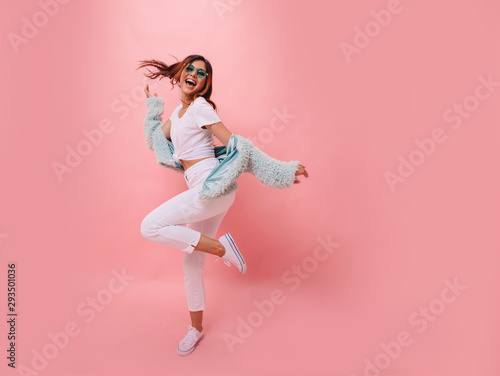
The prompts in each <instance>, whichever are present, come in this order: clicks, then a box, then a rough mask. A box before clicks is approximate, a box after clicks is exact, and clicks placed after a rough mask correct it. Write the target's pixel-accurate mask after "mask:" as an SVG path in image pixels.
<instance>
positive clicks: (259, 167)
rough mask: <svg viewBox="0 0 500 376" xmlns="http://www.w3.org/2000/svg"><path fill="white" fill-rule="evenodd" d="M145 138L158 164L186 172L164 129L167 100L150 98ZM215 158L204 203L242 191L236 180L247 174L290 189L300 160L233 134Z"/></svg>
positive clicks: (204, 190) (203, 194)
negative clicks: (275, 155) (282, 157)
mask: <svg viewBox="0 0 500 376" xmlns="http://www.w3.org/2000/svg"><path fill="white" fill-rule="evenodd" d="M146 108H147V112H146V117H145V119H144V135H145V137H146V144H147V146H148V148H149V149H151V150H154V152H155V154H156V160H157V162H158V164H160V165H162V166H164V167H169V168H171V169H173V170H175V171H177V172H182V173H184V167H183V166H182V164H181V163H180V162H176V161H174V159H173V154H174V153H175V149H174V145H173V143H172V141H170V140H168V139H167V138H166V137H165V134H164V133H163V130H162V125H163V122H162V115H163V111H164V99H163V98H159V97H149V98H147V99H146ZM214 153H215V157H216V158H217V159H218V160H219V162H220V163H219V165H218V166H216V167H215V168H214V169H213V170H212V171H211V172H210V174H209V175H208V176H207V178H206V180H205V182H204V183H203V188H202V190H201V191H200V192H199V197H200V199H202V200H208V199H211V198H215V197H219V196H222V195H225V194H228V193H230V192H232V191H233V190H237V189H238V184H237V182H236V180H237V179H238V178H239V176H240V175H241V174H242V173H243V172H251V173H252V174H253V175H254V176H255V177H256V178H257V179H258V180H259V181H260V182H262V183H263V184H265V185H267V186H270V187H273V188H280V189H281V188H288V187H291V186H292V185H293V182H294V180H295V172H296V171H297V170H298V168H299V161H290V162H283V161H280V160H277V159H274V158H272V157H270V156H268V155H267V154H266V153H264V152H263V151H261V150H260V149H258V148H257V147H256V146H254V145H253V144H252V141H250V140H249V139H247V138H245V137H243V136H240V135H235V134H232V135H231V138H230V139H229V143H228V145H227V147H226V146H214Z"/></svg>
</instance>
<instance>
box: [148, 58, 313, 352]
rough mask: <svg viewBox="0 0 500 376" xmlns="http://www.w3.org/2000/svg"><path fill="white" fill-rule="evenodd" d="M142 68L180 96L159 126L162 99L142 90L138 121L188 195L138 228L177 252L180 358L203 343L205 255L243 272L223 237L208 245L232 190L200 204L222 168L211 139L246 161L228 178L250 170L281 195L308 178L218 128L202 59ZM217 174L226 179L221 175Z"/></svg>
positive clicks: (235, 249) (209, 70)
mask: <svg viewBox="0 0 500 376" xmlns="http://www.w3.org/2000/svg"><path fill="white" fill-rule="evenodd" d="M146 66H151V67H153V68H156V70H157V71H156V72H151V71H149V74H145V76H146V77H148V78H151V79H156V78H158V77H160V80H161V79H162V78H164V77H167V78H169V79H170V82H171V84H172V88H174V85H176V86H178V87H179V88H180V90H181V98H180V101H181V104H180V105H178V106H177V107H176V108H175V109H174V111H173V112H172V115H171V116H170V118H169V119H168V120H167V121H166V122H165V123H163V124H162V123H161V121H162V120H161V114H162V113H163V100H162V99H161V98H158V97H157V95H156V93H155V94H154V95H151V93H150V92H149V86H148V85H146V86H145V89H144V90H145V93H146V97H147V98H146V105H147V106H148V113H147V115H146V119H145V134H146V141H147V143H148V147H149V148H150V149H152V150H155V152H156V154H157V158H158V161H159V163H161V164H163V165H164V166H167V167H172V168H174V169H176V170H177V171H183V172H184V178H185V180H186V184H187V186H188V189H187V190H186V191H184V192H182V193H180V194H178V195H176V196H174V197H172V198H171V199H169V200H168V201H166V202H165V203H163V204H162V205H160V206H159V207H157V208H156V209H154V210H153V211H152V212H151V213H149V214H148V215H147V216H146V217H145V218H144V220H143V221H142V224H141V233H142V235H143V236H144V237H145V238H147V239H149V240H151V241H153V242H156V243H161V244H165V245H168V246H171V247H173V248H177V249H179V250H181V251H184V257H183V271H184V286H185V290H186V296H187V304H188V309H189V313H190V316H191V325H188V328H189V330H188V333H187V334H186V336H185V337H184V338H183V339H182V340H181V341H180V342H179V345H178V348H177V353H178V354H179V355H188V354H190V353H191V352H192V351H193V350H194V348H195V346H196V344H197V343H198V341H199V340H201V339H202V338H203V336H204V332H203V325H202V320H203V310H204V309H205V287H204V283H203V268H204V266H205V261H206V257H207V255H208V254H212V255H215V256H217V257H218V259H217V260H219V259H223V260H224V262H225V263H226V264H227V265H228V266H229V265H231V264H233V265H235V266H236V267H237V268H238V270H239V271H240V273H245V272H246V263H245V260H244V258H243V256H242V254H241V252H240V251H239V249H238V247H237V246H236V243H235V241H234V240H233V238H232V237H231V235H230V234H229V233H226V234H224V235H223V236H221V237H220V238H218V239H215V236H216V233H217V230H218V228H219V225H220V224H221V222H222V219H223V218H224V216H225V215H226V213H227V212H228V210H229V208H230V207H231V205H232V204H233V202H234V200H235V196H236V187H237V186H236V185H235V184H236V183H235V182H234V183H232V184H228V185H226V186H225V187H223V188H221V189H219V190H218V191H217V194H215V195H212V197H213V198H210V199H208V200H207V199H202V198H201V197H200V194H201V192H202V190H203V189H204V183H205V182H206V181H207V180H208V179H207V177H211V176H212V175H213V172H215V171H217V170H215V169H216V168H217V167H219V166H220V165H221V164H222V163H223V162H221V161H222V160H223V158H217V157H216V152H215V151H216V149H215V148H214V136H215V137H217V139H218V140H219V141H220V142H222V143H223V144H224V149H225V148H226V147H229V146H231V150H233V149H234V150H235V151H236V152H237V151H240V152H241V153H243V152H246V153H247V154H245V155H247V157H246V158H239V159H238V158H233V157H231V158H232V160H231V163H232V167H234V166H236V167H237V168H239V173H238V174H236V173H235V174H234V176H233V179H236V177H237V176H239V174H241V172H242V171H250V172H252V173H254V175H255V176H256V177H258V178H259V179H260V180H261V181H263V182H265V183H266V184H268V185H270V186H273V187H277V188H283V187H286V186H290V185H291V184H290V183H292V182H293V183H300V181H299V180H298V179H297V178H296V176H297V175H301V174H302V175H304V176H305V177H308V174H307V171H306V169H305V167H304V166H303V165H301V164H300V163H298V162H297V161H294V162H295V163H292V162H289V163H288V164H285V163H284V162H280V161H277V160H274V159H272V158H270V157H267V155H265V154H264V153H263V152H261V151H259V150H258V149H256V148H255V147H254V146H253V145H252V144H251V143H250V142H248V140H246V139H245V138H243V137H241V136H237V137H236V135H233V134H232V133H231V132H230V131H229V130H228V129H227V128H226V127H225V126H224V124H223V123H222V122H221V120H220V118H219V117H218V115H217V113H216V108H217V107H216V105H215V103H214V102H213V101H212V100H211V99H210V96H211V94H212V80H213V70H212V65H211V64H210V62H209V61H208V60H207V59H205V58H204V57H203V56H201V55H190V56H187V57H186V58H185V59H183V60H182V61H180V62H177V63H174V64H171V65H167V64H165V63H163V62H161V61H158V60H145V61H142V64H141V65H140V66H139V68H142V67H146ZM139 68H138V69H139ZM160 125H161V127H160ZM160 129H161V130H160ZM238 140H239V141H240V142H239V143H237V141H238ZM245 142H246V143H245ZM229 144H231V145H229ZM168 145H169V147H167V146H168ZM234 145H238V146H234ZM218 148H220V147H218ZM172 150H173V151H174V152H173V153H171V151H172ZM228 150H229V149H228ZM232 155H233V154H232ZM233 159H234V161H233ZM228 160H229V158H228ZM224 163H226V164H228V163H229V162H228V161H226V162H224ZM243 163H245V164H243ZM221 174H222V173H221ZM224 174H225V177H227V175H228V174H227V171H225V173H224ZM219 180H221V179H219ZM226 180H227V179H226ZM184 225H185V226H184Z"/></svg>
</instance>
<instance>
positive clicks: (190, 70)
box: [184, 64, 208, 79]
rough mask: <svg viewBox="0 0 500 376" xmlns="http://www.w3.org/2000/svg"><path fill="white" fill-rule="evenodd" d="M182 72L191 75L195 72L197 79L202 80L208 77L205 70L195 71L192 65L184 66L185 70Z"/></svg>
mask: <svg viewBox="0 0 500 376" xmlns="http://www.w3.org/2000/svg"><path fill="white" fill-rule="evenodd" d="M184 70H185V71H186V73H193V72H194V71H195V70H196V76H198V78H199V79H203V78H205V77H207V76H208V73H207V72H206V71H205V70H203V69H201V68H198V69H196V67H195V66H194V65H193V64H188V65H186V68H185V69H184Z"/></svg>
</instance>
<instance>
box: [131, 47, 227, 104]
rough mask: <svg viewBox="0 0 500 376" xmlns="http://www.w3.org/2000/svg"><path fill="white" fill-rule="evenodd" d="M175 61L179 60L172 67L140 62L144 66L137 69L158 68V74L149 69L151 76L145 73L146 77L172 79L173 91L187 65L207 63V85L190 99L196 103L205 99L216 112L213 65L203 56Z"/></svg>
mask: <svg viewBox="0 0 500 376" xmlns="http://www.w3.org/2000/svg"><path fill="white" fill-rule="evenodd" d="M170 56H172V55H170ZM174 57H175V56H174ZM175 59H176V60H177V62H176V63H173V64H171V65H167V64H165V63H164V62H162V61H160V60H140V61H139V62H140V63H142V64H140V65H139V67H138V68H137V69H139V68H144V67H148V66H151V67H154V68H156V70H157V71H156V72H151V71H150V70H149V69H148V72H149V74H146V73H145V74H144V75H145V76H146V77H148V78H151V79H153V80H154V79H156V78H158V77H160V80H161V79H162V78H164V77H168V78H170V83H171V84H172V89H173V88H174V86H175V85H177V84H179V81H180V79H181V74H182V70H183V69H184V67H185V66H186V65H187V64H189V63H192V62H193V61H196V60H201V61H203V62H204V63H205V65H206V66H207V73H208V76H207V77H206V79H205V84H204V85H203V88H202V89H201V90H199V91H198V92H195V93H193V94H192V95H191V96H190V97H189V98H190V99H192V100H193V101H194V100H195V99H196V98H198V97H203V98H205V99H206V101H207V102H208V103H210V105H211V106H212V107H213V108H214V110H217V106H216V105H215V103H214V102H213V101H212V100H211V99H210V96H211V95H212V77H213V69H212V64H210V62H209V61H208V60H207V59H205V58H204V57H203V56H201V55H189V56H187V57H186V58H184V59H183V60H182V61H179V59H177V58H175ZM137 69H136V70H137Z"/></svg>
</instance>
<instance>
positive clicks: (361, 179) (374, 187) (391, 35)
mask: <svg viewBox="0 0 500 376" xmlns="http://www.w3.org/2000/svg"><path fill="white" fill-rule="evenodd" d="M41 4H52V5H53V4H54V3H53V2H51V1H49V0H46V1H43V0H42V1H40V2H36V1H24V2H22V4H21V3H17V2H9V4H8V5H6V4H4V5H3V8H4V9H3V10H2V12H0V14H1V15H2V16H1V17H2V22H1V28H2V30H1V31H2V35H3V36H4V37H3V38H2V39H1V41H2V42H1V43H2V45H1V47H2V60H1V61H2V62H1V64H2V69H1V72H2V83H3V90H2V91H1V93H2V100H1V101H0V103H1V106H2V108H1V110H2V114H3V125H2V127H1V131H0V132H1V133H0V140H1V147H0V155H1V159H0V163H1V172H2V183H1V189H2V191H1V192H2V194H1V195H0V208H1V213H2V215H1V216H0V260H1V263H0V270H1V275H0V281H1V282H0V284H1V285H0V289H1V290H2V291H4V292H3V293H2V297H1V298H0V299H1V305H2V307H3V308H2V309H1V310H0V311H1V312H2V318H1V320H0V321H1V322H2V324H1V325H0V329H1V330H0V333H2V334H1V335H0V344H1V346H2V354H3V355H5V354H6V350H7V348H8V346H7V345H8V340H7V332H8V327H7V323H6V322H7V319H8V318H7V296H6V287H7V269H8V263H11V262H15V263H16V264H17V267H16V269H17V295H16V299H17V313H18V316H17V326H16V335H17V337H16V346H17V354H16V355H17V367H18V368H17V369H16V370H12V369H10V368H9V367H7V365H6V363H7V360H6V359H5V357H4V356H2V361H1V364H0V369H1V374H2V375H6V376H8V375H14V374H22V373H20V370H19V367H20V366H21V365H23V366H25V367H30V368H32V367H33V365H32V361H33V359H34V358H35V354H37V352H38V353H40V352H42V351H43V349H44V348H45V351H47V354H49V357H50V358H51V359H48V360H47V363H46V364H45V366H44V368H43V369H40V370H39V372H38V373H35V374H39V375H50V376H63V375H64V376H68V375H74V376H90V375H92V376H100V375H153V374H160V373H162V374H169V375H170V374H172V375H174V374H175V375H182V374H188V373H189V374H195V373H194V372H197V373H198V374H205V375H212V374H214V375H215V374H217V375H285V374H286V375H305V374H308V375H345V376H360V375H378V374H380V375H391V376H410V375H411V376H444V375H454V376H456V375H485V376H493V375H498V374H499V372H500V361H499V359H500V358H499V357H498V353H499V351H500V339H499V338H500V325H499V318H500V303H499V292H500V287H499V286H500V283H499V282H500V281H499V279H500V277H499V274H498V268H499V262H500V257H499V252H498V249H499V245H500V239H499V237H498V225H499V219H500V218H499V210H500V199H499V195H498V192H499V190H500V179H499V175H498V164H497V161H498V158H499V157H500V152H499V148H498V143H499V140H500V132H499V130H498V129H499V121H500V116H499V108H500V106H499V104H500V87H499V86H496V87H492V88H491V91H488V90H487V89H486V88H484V87H482V88H480V89H479V91H476V88H477V87H478V85H480V82H481V81H480V77H483V78H484V79H487V78H488V76H491V77H492V80H493V81H495V82H499V81H500V69H499V67H500V59H499V51H500V44H499V43H500V42H499V41H500V26H499V25H500V24H499V23H498V19H499V16H500V5H499V4H498V2H496V1H492V0H474V1H473V0H461V1H451V0H446V1H439V2H436V1H430V0H419V1H410V0H402V1H401V2H400V3H399V6H395V4H396V5H397V2H395V1H394V0H393V1H376V2H373V1H356V2H347V1H344V2H335V3H333V2H330V1H318V0H312V1H307V2H305V1H290V0H288V1H285V0H275V1H272V2H271V1H264V0H260V1H259V0H253V1H237V0H232V1H229V0H220V1H212V0H207V1H202V0H190V1H186V0H185V1H181V0H176V1H174V0H170V1H165V0H162V1H159V0H158V1H153V0H145V1H140V2H139V1H123V0H122V1H116V0H114V1H93V2H82V1H69V2H68V3H67V4H61V5H60V6H59V9H57V10H56V11H54V9H55V8H54V7H52V13H53V14H52V16H46V18H45V21H47V22H46V24H45V25H42V26H40V27H38V30H36V31H35V32H33V31H32V34H33V35H30V37H29V38H26V43H22V44H20V45H18V46H17V47H15V46H14V45H13V44H12V43H11V42H10V40H9V33H15V34H17V35H22V33H23V31H22V30H23V27H24V28H25V29H26V27H25V26H23V25H24V24H25V22H26V20H27V21H30V22H33V20H34V18H35V19H36V20H37V21H36V22H37V23H38V25H41V23H42V24H43V21H44V18H43V17H44V16H43V14H41V13H40V12H42V13H45V14H47V12H48V11H43V9H44V7H43V6H42V5H41ZM220 4H225V6H226V8H225V11H224V13H218V12H217V10H216V6H217V5H220ZM385 9H392V10H393V11H394V10H396V11H397V12H398V13H397V14H396V13H393V14H392V16H391V19H390V22H387V23H386V25H385V26H383V27H380V26H379V30H377V29H376V27H377V24H375V23H374V22H377V21H374V20H376V19H377V18H378V19H379V20H380V22H384V21H383V20H384V19H383V18H380V17H382V15H384V14H385V15H387V12H384V11H383V10H385ZM380 12H382V13H380ZM377 14H378V15H380V16H376V15H377ZM37 17H38V18H37ZM386 20H387V18H386ZM365 28H367V29H368V30H369V31H370V32H372V35H373V36H372V37H369V38H370V40H371V41H370V43H369V44H368V46H366V47H361V48H360V49H359V50H358V52H359V53H354V54H353V55H351V56H350V58H346V55H345V54H344V53H343V52H342V49H341V46H342V45H343V44H344V45H345V44H350V45H354V44H355V39H356V41H357V43H358V45H359V43H361V42H362V40H361V39H360V37H356V34H357V30H365ZM377 31H378V33H377ZM24 32H25V33H28V31H27V30H24ZM373 33H375V34H377V35H375V34H373ZM10 35H11V36H12V34H10ZM26 35H28V34H26ZM193 53H197V54H202V55H204V56H205V57H207V58H208V59H209V60H210V61H211V63H212V64H213V67H214V92H213V96H212V99H213V100H214V101H215V102H216V104H217V106H218V107H219V116H220V117H221V119H222V121H223V123H224V124H225V125H226V127H228V129H229V130H231V131H232V132H233V133H235V134H240V135H243V136H244V137H248V138H251V139H253V140H255V142H256V143H258V144H259V145H261V149H262V150H263V151H265V152H266V153H268V154H269V155H271V156H273V157H275V158H278V159H281V160H299V161H300V162H301V163H302V164H304V165H305V166H306V168H307V171H308V173H309V178H307V179H306V178H304V177H303V176H301V177H299V179H300V180H301V181H302V182H301V183H300V184H295V185H294V186H293V187H292V188H290V189H286V190H277V189H272V188H270V187H267V186H264V185H262V184H261V183H260V182H259V181H258V180H257V179H256V178H255V177H254V176H252V175H250V174H245V175H244V176H243V177H241V178H240V179H239V185H240V188H239V190H238V191H237V195H236V201H235V203H234V205H233V207H232V208H231V209H230V211H229V213H228V214H227V216H226V218H225V219H224V221H223V223H222V225H221V227H220V229H219V233H218V236H221V235H222V234H224V233H225V232H230V233H231V234H232V235H233V237H234V238H235V240H236V241H237V244H238V246H239V247H240V249H241V250H242V252H243V253H244V256H245V258H246V260H247V263H248V272H247V274H245V275H240V274H239V273H238V272H237V270H236V268H234V267H232V268H227V267H226V266H225V265H224V264H223V263H214V261H215V257H214V256H209V257H208V259H207V266H206V269H205V283H206V289H207V308H206V310H205V315H204V327H205V338H204V339H203V341H202V342H200V344H199V346H198V347H197V348H196V350H195V351H194V352H193V353H192V354H191V355H189V356H188V357H180V356H178V355H177V353H176V347H177V343H178V342H179V340H180V339H181V338H182V337H183V336H184V335H185V334H186V331H187V325H188V324H189V323H190V321H189V315H188V311H187V303H186V299H185V293H184V286H183V274H182V252H181V251H179V250H177V249H174V248H168V247H165V246H162V245H160V244H156V243H152V242H149V241H148V240H146V239H145V238H143V237H142V235H141V233H140V224H141V221H142V219H143V218H144V217H145V216H146V215H147V214H148V213H149V212H150V211H151V210H153V209H154V208H156V207H157V206H159V205H160V204H161V203H163V202H164V201H166V200H168V199H169V198H171V197H172V196H174V195H176V194H178V193H180V192H182V191H183V190H185V189H186V188H187V187H186V183H185V181H184V179H183V178H182V175H181V174H177V173H175V172H174V171H172V170H170V169H166V168H164V167H161V166H159V165H157V164H156V159H155V156H154V153H153V152H152V151H150V150H148V149H147V147H146V143H145V140H144V136H143V119H144V116H145V103H144V100H145V94H144V92H143V86H144V84H145V83H146V82H149V83H150V86H153V84H154V82H153V81H151V80H148V79H146V78H145V77H144V75H143V73H145V72H146V70H145V69H142V70H138V71H136V68H137V66H138V61H139V60H145V59H159V60H162V61H164V62H166V63H173V62H175V59H174V58H173V57H172V56H170V55H173V56H175V57H177V58H178V59H182V58H183V57H185V56H187V55H189V54H193ZM152 92H156V93H158V95H159V96H161V97H163V98H165V102H166V106H165V107H166V114H165V115H164V116H169V115H170V113H171V112H172V111H173V109H174V108H175V107H176V106H177V105H178V104H179V103H180V102H179V92H178V90H177V89H174V90H170V83H169V82H168V81H167V80H162V81H160V82H158V81H156V87H154V88H153V89H152ZM477 93H479V96H480V97H481V98H482V99H479V100H476V99H474V98H473V97H471V96H473V95H475V94H477ZM486 95H488V98H486ZM464 102H465V103H464ZM454 104H460V105H464V106H465V108H469V110H468V112H467V114H465V115H463V116H461V117H457V115H454V116H455V119H461V121H462V122H461V126H460V127H458V128H455V129H454V127H453V123H451V122H450V121H446V120H445V119H446V118H445V117H444V116H445V114H447V113H448V111H449V110H450V109H451V110H452V111H453V109H454V108H457V107H454ZM471 108H473V110H471ZM276 111H278V112H280V111H281V112H283V111H286V112H287V113H289V114H292V115H295V117H294V118H293V119H290V120H289V122H288V123H287V124H285V126H284V127H283V129H281V130H278V131H272V130H271V131H270V129H271V128H270V124H271V121H272V119H273V117H274V116H276V115H275V114H276ZM462 114H464V112H462ZM106 119H109V121H110V122H111V126H110V128H109V130H110V131H109V132H108V133H105V134H103V139H102V140H101V142H100V143H98V144H97V145H94V146H93V147H92V148H91V149H90V150H89V153H88V154H87V155H86V156H84V157H82V160H81V161H80V162H79V164H78V165H77V166H76V167H73V168H71V169H72V171H71V172H68V173H65V174H63V175H62V180H59V179H58V177H57V175H56V173H55V172H54V169H53V163H55V162H58V163H65V159H66V155H67V153H68V148H73V149H75V148H76V147H77V145H79V144H81V143H82V142H83V140H86V137H85V135H84V133H83V132H84V131H86V132H90V131H92V130H96V129H98V128H99V126H100V124H101V122H103V121H106ZM164 119H166V117H164ZM278 124H280V123H278ZM438 128H440V129H442V132H443V134H444V135H445V136H443V137H446V141H445V142H442V143H439V144H435V150H434V152H433V153H429V155H425V156H424V158H423V159H418V156H419V155H420V157H422V156H423V155H424V154H423V153H422V152H419V151H418V150H419V149H418V147H417V146H416V143H415V141H416V140H417V141H418V140H424V139H429V138H430V137H432V135H433V132H434V131H435V130H436V129H438ZM266 136H267V137H266ZM410 155H411V156H412V158H414V159H413V160H414V161H416V162H415V163H417V164H419V165H418V166H417V167H415V169H414V171H413V173H412V174H410V175H409V176H408V177H407V178H405V179H403V180H402V181H401V182H399V183H396V184H395V185H394V187H393V188H394V189H391V186H390V184H388V181H387V180H386V176H385V175H386V174H387V173H388V172H389V173H393V174H397V173H398V165H399V164H400V163H401V159H400V156H401V158H404V159H405V160H408V158H410ZM403 173H404V172H403ZM495 230H497V231H495ZM326 239H330V241H331V242H333V243H337V244H338V247H337V248H336V249H335V252H334V253H333V254H331V256H330V257H329V258H327V259H326V260H324V261H320V262H318V263H317V265H316V269H314V268H312V266H314V265H313V264H311V262H312V261H311V260H312V259H311V256H313V255H314V251H315V250H318V249H320V248H318V247H321V244H322V243H321V242H322V241H324V240H326ZM322 252H324V250H323V251H322ZM322 254H323V253H322ZM294 265H295V266H299V265H305V268H306V269H308V268H309V269H308V270H309V271H310V272H308V273H306V274H305V276H304V278H305V279H303V280H300V281H301V282H299V283H298V286H299V287H298V288H297V289H292V288H293V286H294V285H293V284H291V283H289V282H288V283H287V282H285V280H284V279H282V277H284V276H290V275H291V273H292V272H293V270H295V269H294V268H295V267H294ZM311 265H312V266H311ZM312 269H314V270H312ZM123 270H124V271H125V272H126V274H128V275H130V276H132V277H131V278H132V279H131V280H129V281H128V282H126V285H120V284H119V283H117V282H116V281H115V279H114V278H115V277H114V274H113V271H115V272H118V273H121V272H122V271H123ZM295 278H297V277H295ZM297 280H298V279H295V281H297ZM446 281H449V282H451V283H453V281H457V283H458V284H459V285H462V286H466V287H463V288H462V290H457V294H460V295H453V293H452V290H446V288H447V287H446V286H447V284H446ZM109 283H112V284H113V286H115V287H117V286H122V289H121V291H120V292H115V293H110V292H109V291H110V290H108V284H109ZM273 290H280V291H281V292H282V295H283V296H284V299H285V300H284V302H282V303H281V304H276V305H275V306H274V308H273V309H274V310H273V312H272V313H271V314H269V315H268V316H263V315H262V314H260V313H259V311H258V310H257V308H256V305H255V304H254V303H255V302H262V301H264V300H269V299H270V297H271V295H272V291H273ZM115 291H116V290H115ZM443 291H444V292H443ZM442 294H444V295H442ZM96 297H97V298H98V299H99V301H100V302H101V303H97V306H96V308H94V309H91V308H90V306H88V302H87V299H95V298H96ZM82 305H85V306H86V307H87V308H86V310H87V312H89V311H92V312H93V313H94V315H93V320H92V321H89V319H88V318H89V316H88V315H82V311H81V307H82ZM78 307H80V310H78ZM423 309H426V310H429V312H430V313H429V314H428V315H427V316H425V315H424V313H423V312H424V311H422V310H423ZM259 315H260V316H259ZM429 315H432V316H429ZM249 317H250V318H249ZM239 318H240V319H239ZM252 318H253V320H254V321H253V323H254V328H253V332H252V333H251V334H250V335H249V336H248V338H244V339H242V340H241V342H240V343H237V344H235V345H234V346H233V347H231V346H228V345H227V343H226V342H225V340H224V337H223V335H224V333H229V334H231V335H234V336H236V335H237V329H238V325H242V324H241V322H242V321H245V322H247V323H249V320H250V321H251V320H252ZM259 318H260V319H261V321H260V322H259V321H258V319H259ZM255 320H257V321H255ZM71 323H74V326H75V327H77V328H78V334H76V335H75V336H74V337H68V338H69V342H68V343H66V344H64V345H61V348H57V347H55V345H53V343H54V341H53V340H52V339H51V337H50V334H51V333H52V334H54V335H55V334H56V333H60V332H62V331H64V330H65V327H66V326H67V325H70V326H71ZM417 323H418V325H417ZM405 335H406V341H407V342H406V344H407V345H405V346H402V345H395V344H394V343H393V342H395V341H397V340H398V337H401V336H402V337H401V338H404V336H405ZM408 337H410V340H408ZM59 338H63V336H62V335H60V336H59ZM408 341H411V344H408ZM403 342H404V340H403ZM390 343H392V345H389V344H390ZM385 345H387V346H389V349H391V348H392V350H393V352H392V356H391V357H390V356H389V355H387V354H388V353H391V350H388V352H387V351H385V350H384V346H385ZM387 346H385V348H387ZM391 346H392V347H391ZM398 346H401V350H400V351H398V350H397V348H398ZM54 349H56V351H55V352H51V350H54ZM375 367H376V368H375ZM184 372H186V373H184Z"/></svg>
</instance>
